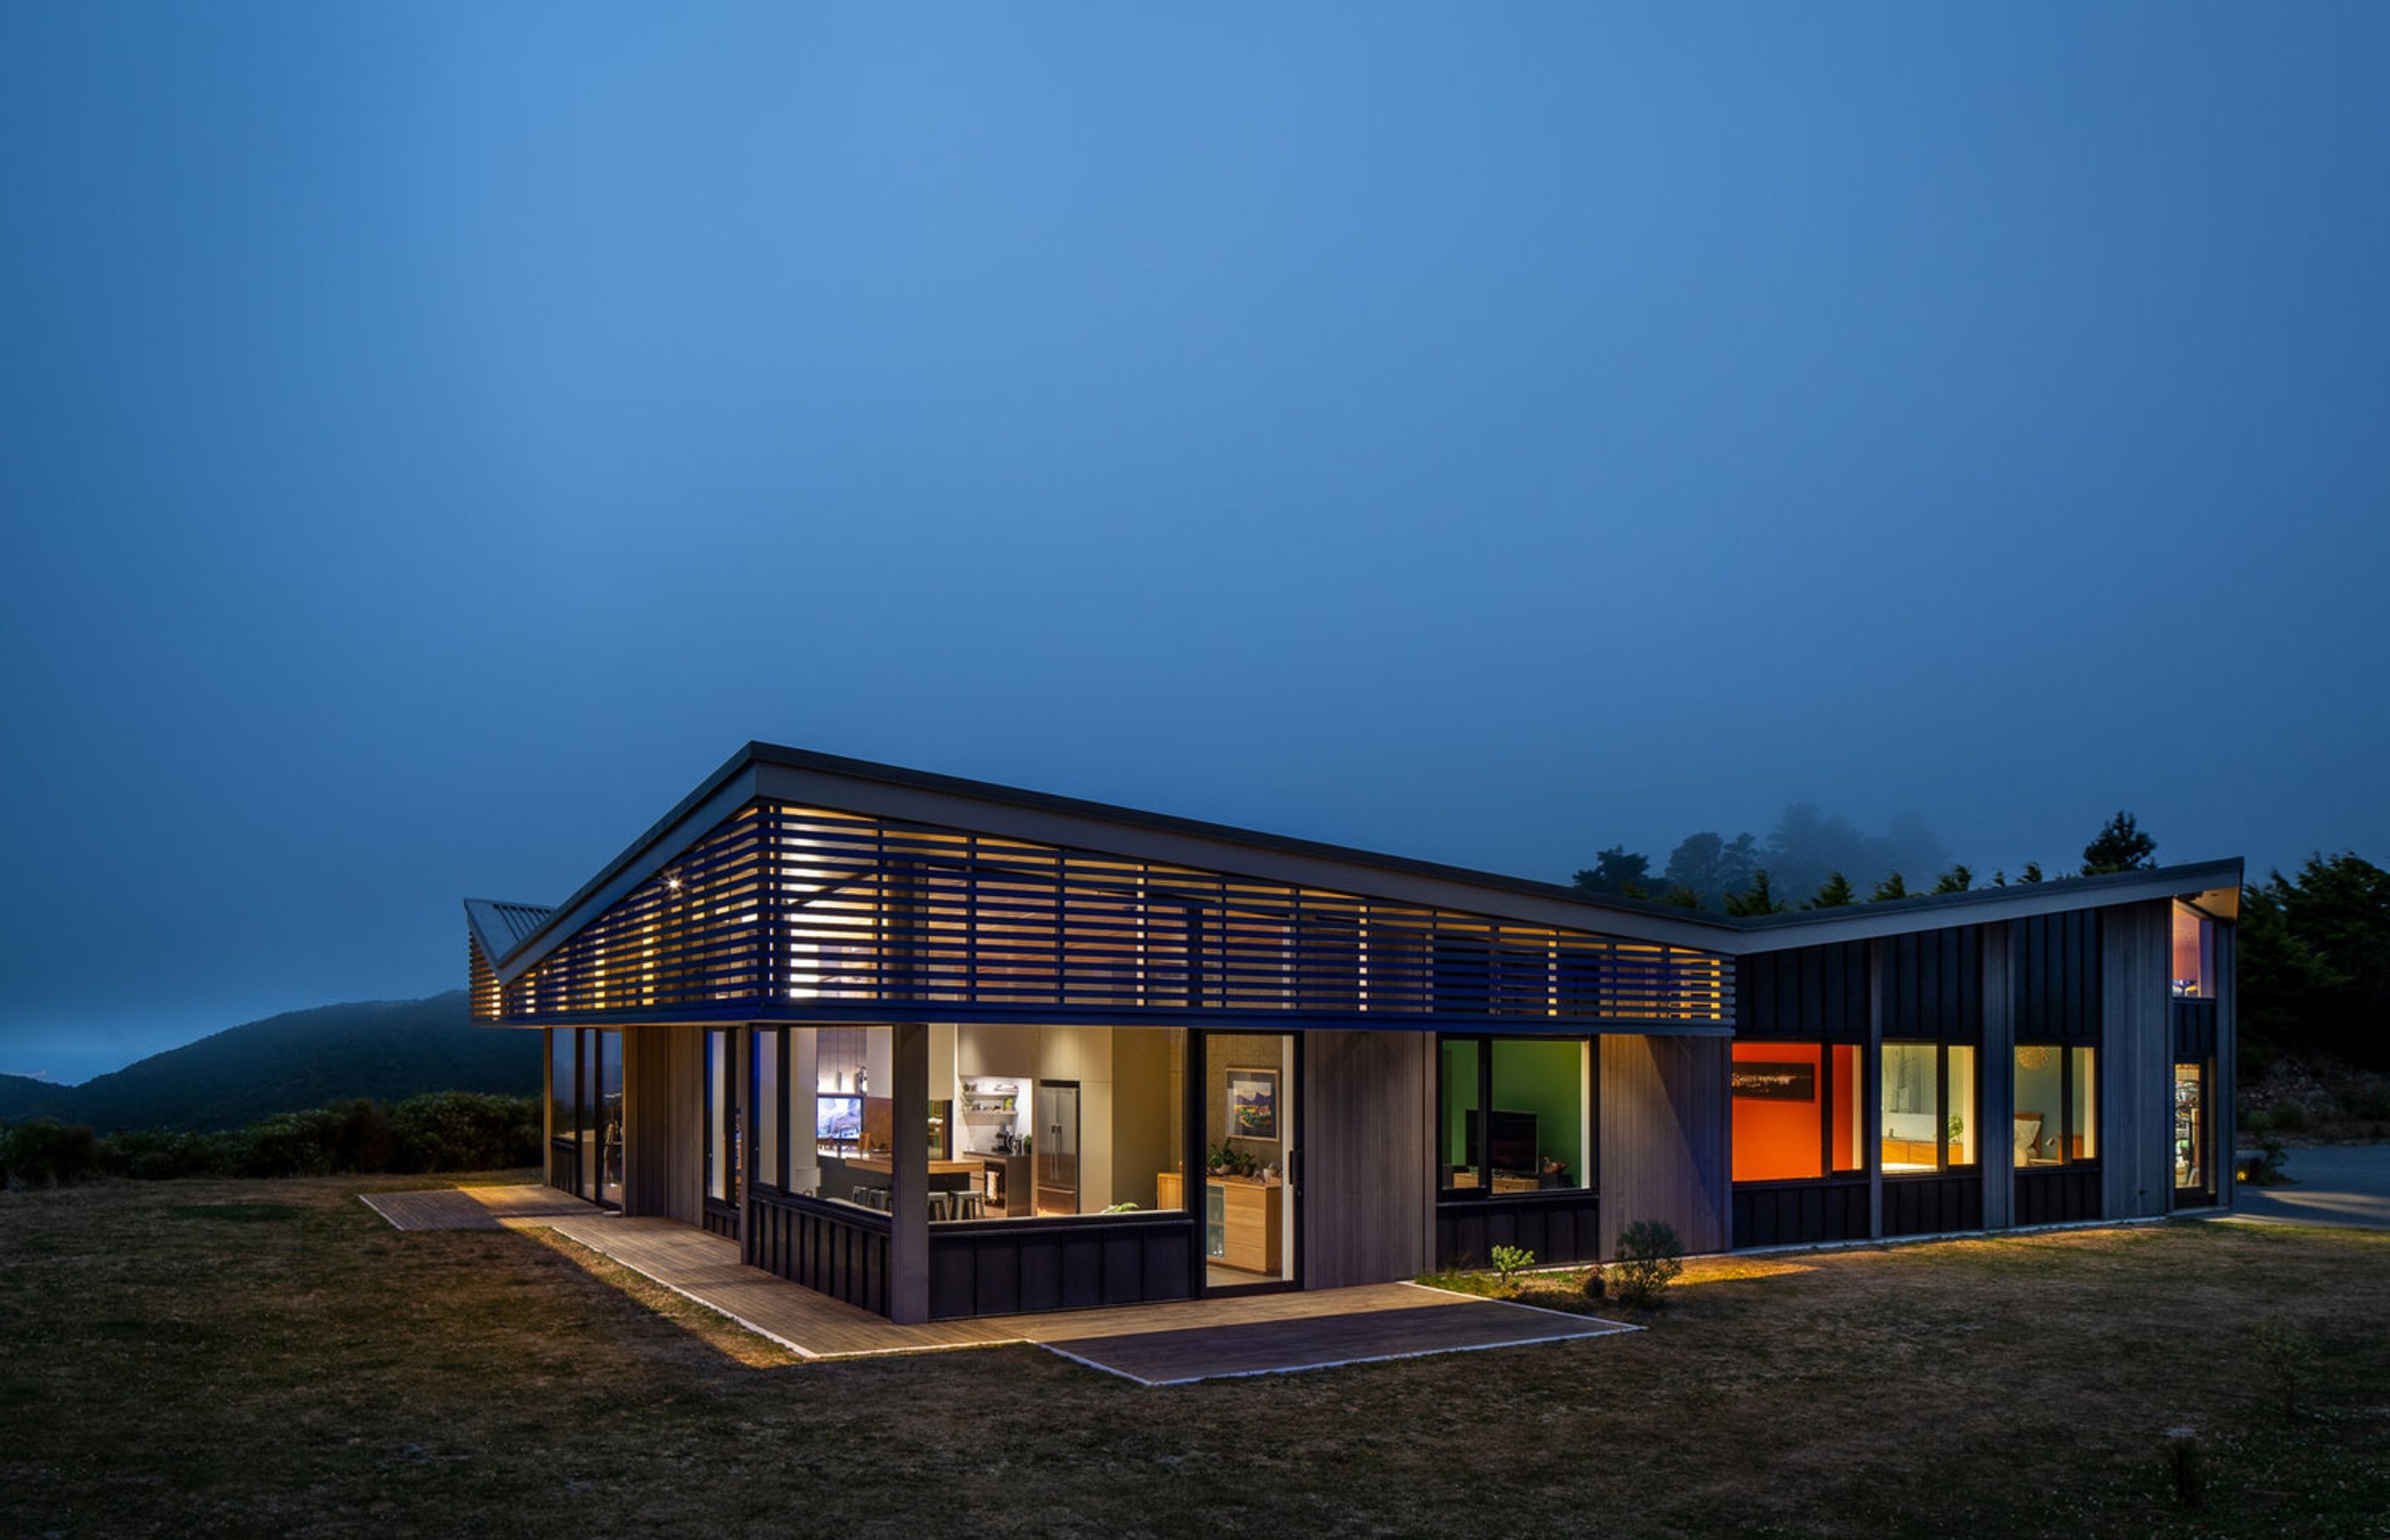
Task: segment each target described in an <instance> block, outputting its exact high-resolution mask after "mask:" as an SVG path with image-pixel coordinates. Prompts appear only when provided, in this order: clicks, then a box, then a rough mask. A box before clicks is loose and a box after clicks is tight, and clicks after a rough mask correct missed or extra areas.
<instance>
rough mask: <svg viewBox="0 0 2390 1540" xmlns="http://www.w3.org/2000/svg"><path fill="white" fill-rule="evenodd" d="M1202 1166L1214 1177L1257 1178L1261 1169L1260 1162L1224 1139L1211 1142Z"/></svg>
mask: <svg viewBox="0 0 2390 1540" xmlns="http://www.w3.org/2000/svg"><path fill="white" fill-rule="evenodd" d="M1203 1164H1204V1168H1205V1169H1206V1170H1208V1171H1210V1172H1211V1174H1213V1175H1214V1176H1257V1175H1259V1174H1261V1169H1262V1163H1261V1161H1257V1160H1255V1159H1254V1158H1253V1156H1251V1155H1249V1154H1247V1153H1246V1152H1245V1151H1243V1150H1241V1149H1238V1148H1237V1147H1236V1146H1234V1145H1232V1144H1230V1143H1229V1142H1228V1141H1227V1140H1226V1139H1215V1140H1214V1141H1213V1144H1212V1149H1211V1153H1210V1154H1209V1155H1208V1156H1206V1157H1205V1159H1204V1162H1203Z"/></svg>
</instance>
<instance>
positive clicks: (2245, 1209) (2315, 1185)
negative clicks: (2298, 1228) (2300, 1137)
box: [2232, 1144, 2390, 1229]
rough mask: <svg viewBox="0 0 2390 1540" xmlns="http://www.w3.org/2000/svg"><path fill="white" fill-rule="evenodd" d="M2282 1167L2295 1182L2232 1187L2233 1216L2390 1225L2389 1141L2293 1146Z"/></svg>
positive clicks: (2374, 1226)
mask: <svg viewBox="0 0 2390 1540" xmlns="http://www.w3.org/2000/svg"><path fill="white" fill-rule="evenodd" d="M2284 1169H2285V1170H2287V1171H2288V1172H2289V1173H2290V1174H2291V1175H2292V1177H2293V1178H2294V1182H2295V1185H2294V1186H2291V1187H2257V1186H2255V1185H2254V1184H2251V1183H2248V1182H2243V1183H2242V1184H2241V1185H2240V1186H2239V1187H2235V1188H2234V1189H2233V1192H2232V1207H2233V1210H2234V1212H2235V1213H2236V1214H2237V1215H2238V1217H2240V1218H2242V1219H2255V1220H2261V1221H2266V1222H2269V1223H2283V1224H2296V1225H2358V1226H2365V1227H2367V1228H2369V1229H2390V1144H2358V1145H2323V1146H2319V1147H2317V1148H2315V1149H2294V1150H2292V1151H2291V1152H2290V1156H2289V1159H2288V1160H2287V1161H2285V1162H2284Z"/></svg>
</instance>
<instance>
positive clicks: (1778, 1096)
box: [1730, 1042, 1826, 1182]
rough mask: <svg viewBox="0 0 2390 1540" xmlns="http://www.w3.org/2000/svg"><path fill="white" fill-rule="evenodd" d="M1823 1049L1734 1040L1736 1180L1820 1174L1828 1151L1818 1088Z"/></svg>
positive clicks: (1813, 1046)
mask: <svg viewBox="0 0 2390 1540" xmlns="http://www.w3.org/2000/svg"><path fill="white" fill-rule="evenodd" d="M1823 1059H1824V1054H1823V1051H1822V1050H1821V1049H1820V1048H1819V1046H1818V1045H1817V1044H1815V1043H1747V1042H1738V1043H1736V1044H1735V1045H1734V1063H1733V1066H1732V1070H1731V1083H1730V1089H1731V1091H1732V1100H1733V1103H1734V1179H1735V1180H1736V1181H1738V1182H1780V1181H1787V1180H1791V1179H1794V1178H1799V1177H1811V1178H1814V1177H1818V1176H1822V1175H1824V1174H1825V1172H1824V1170H1823V1167H1824V1163H1825V1154H1826V1135H1825V1122H1824V1116H1823V1106H1822V1100H1821V1097H1820V1095H1819V1088H1818V1071H1819V1070H1820V1069H1821V1068H1822V1066H1823Z"/></svg>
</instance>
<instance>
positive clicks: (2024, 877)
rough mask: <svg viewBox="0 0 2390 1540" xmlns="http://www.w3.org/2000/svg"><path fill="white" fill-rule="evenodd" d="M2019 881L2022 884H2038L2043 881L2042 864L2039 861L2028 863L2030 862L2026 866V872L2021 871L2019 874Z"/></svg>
mask: <svg viewBox="0 0 2390 1540" xmlns="http://www.w3.org/2000/svg"><path fill="white" fill-rule="evenodd" d="M2017 880H2018V881H2020V882H2038V881H2040V880H2041V863H2040V862H2038V861H2028V862H2026V863H2025V864H2024V870H2023V871H2021V872H2019V873H2017Z"/></svg>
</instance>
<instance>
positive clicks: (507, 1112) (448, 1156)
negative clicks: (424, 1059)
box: [388, 1091, 543, 1172]
mask: <svg viewBox="0 0 2390 1540" xmlns="http://www.w3.org/2000/svg"><path fill="white" fill-rule="evenodd" d="M390 1132H391V1136H392V1140H393V1143H394V1145H395V1149H394V1152H393V1154H392V1159H391V1162H390V1165H389V1167H388V1169H390V1170H392V1171H408V1172H414V1171H493V1170H497V1169H500V1168H502V1167H508V1166H528V1165H537V1164H538V1163H539V1161H540V1144H541V1140H542V1137H543V1134H542V1124H541V1121H540V1107H539V1098H538V1097H495V1096H486V1095H483V1094H482V1093H479V1092H474V1091H433V1092H430V1093H428V1094H427V1095H424V1096H419V1097H408V1098H407V1099H406V1100H405V1101H402V1102H400V1103H399V1104H398V1105H397V1106H396V1107H395V1108H393V1109H392V1110H391V1116H390Z"/></svg>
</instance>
